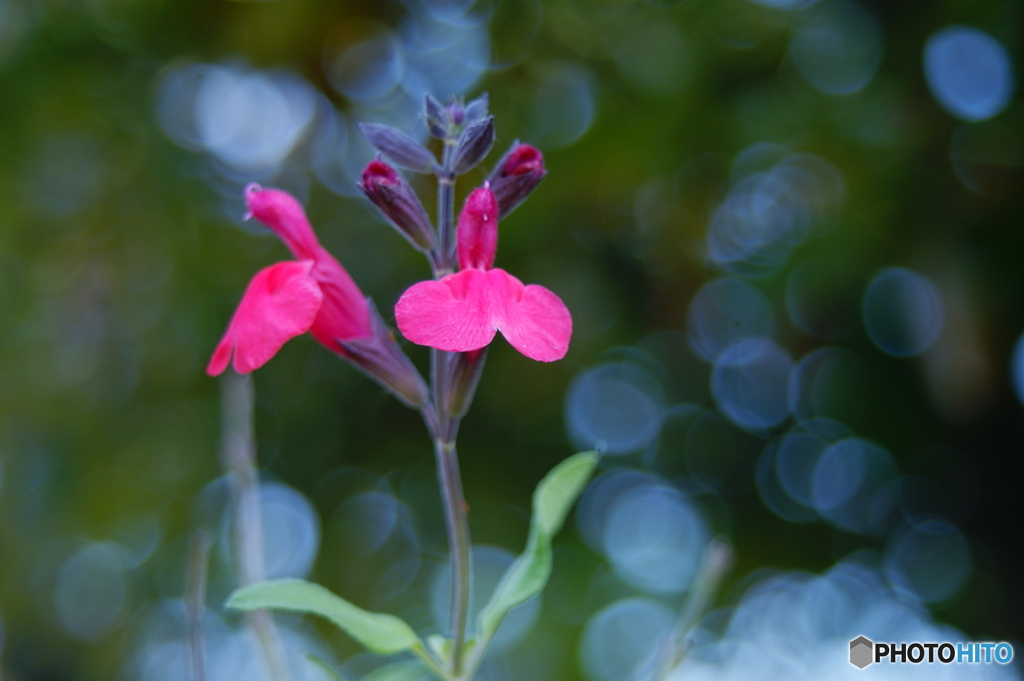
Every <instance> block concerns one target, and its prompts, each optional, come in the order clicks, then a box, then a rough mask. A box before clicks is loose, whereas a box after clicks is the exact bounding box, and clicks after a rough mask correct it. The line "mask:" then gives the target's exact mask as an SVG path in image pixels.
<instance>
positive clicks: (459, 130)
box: [207, 96, 572, 406]
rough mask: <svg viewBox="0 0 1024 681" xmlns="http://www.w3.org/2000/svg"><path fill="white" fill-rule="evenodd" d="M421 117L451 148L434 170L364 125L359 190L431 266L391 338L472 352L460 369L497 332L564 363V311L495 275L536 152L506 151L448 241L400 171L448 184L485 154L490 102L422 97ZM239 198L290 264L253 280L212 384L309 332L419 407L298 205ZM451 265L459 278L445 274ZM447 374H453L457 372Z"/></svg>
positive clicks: (413, 147) (255, 190)
mask: <svg viewBox="0 0 1024 681" xmlns="http://www.w3.org/2000/svg"><path fill="white" fill-rule="evenodd" d="M426 118H427V123H428V129H429V130H430V131H431V134H433V135H434V136H435V137H439V138H442V139H444V140H445V141H446V144H445V157H444V159H443V160H442V161H441V162H438V161H437V159H436V158H435V157H434V155H433V154H431V153H430V152H429V151H428V150H427V149H426V148H425V147H423V146H422V145H420V144H418V143H417V142H415V141H413V140H412V139H410V138H409V137H407V136H406V135H404V134H403V133H401V132H399V131H398V130H395V129H393V128H390V127H388V126H384V125H379V124H364V125H363V126H361V127H362V131H363V134H364V135H365V136H366V138H367V140H368V141H369V142H370V143H371V144H372V145H373V146H374V147H375V148H376V149H377V150H378V151H379V152H380V154H381V156H380V157H378V158H377V159H375V160H373V161H371V162H370V163H369V165H367V167H366V169H365V170H364V172H363V175H362V181H361V182H360V183H359V188H360V189H361V190H362V191H363V193H364V194H365V195H366V196H367V198H369V199H370V201H371V202H372V203H373V204H374V205H375V206H377V208H378V209H379V210H380V211H381V213H382V215H383V216H384V217H385V218H386V219H387V221H388V222H389V223H390V224H391V225H392V226H393V227H395V228H396V229H397V230H398V231H399V232H400V233H401V234H402V235H403V236H404V237H405V238H406V239H407V240H408V241H409V243H410V244H412V246H413V247H415V248H416V249H418V250H420V251H422V252H424V253H426V254H427V255H428V257H429V258H430V262H431V265H432V267H433V270H434V273H435V277H436V278H435V279H431V280H427V281H423V282H420V283H418V284H416V285H414V286H412V287H411V288H410V289H409V290H408V291H406V292H405V293H404V294H403V295H402V296H401V298H400V299H399V300H398V303H397V305H396V307H395V318H396V321H397V324H398V328H399V329H400V330H401V332H402V334H403V335H405V337H406V338H407V339H409V340H410V341H412V342H413V343H416V344H419V345H426V346H429V347H432V348H436V349H438V350H443V351H448V352H453V353H455V352H457V353H469V354H467V356H466V357H465V358H464V362H463V364H465V362H466V361H468V362H469V365H474V364H475V363H476V360H477V358H478V357H479V353H480V352H481V351H482V349H483V348H485V347H486V346H487V345H488V344H489V343H490V342H491V341H492V340H493V339H494V336H495V335H496V333H498V332H499V331H500V332H501V333H502V335H504V336H505V338H506V339H507V340H508V341H509V343H510V344H511V345H512V347H514V348H516V349H517V350H519V351H520V352H521V353H523V354H524V355H526V356H527V357H529V358H531V359H535V360H539V361H543V362H550V361H553V360H557V359H561V358H562V357H564V356H565V353H566V352H567V350H568V347H569V338H570V336H571V335H572V318H571V316H570V314H569V311H568V309H566V307H565V305H564V304H563V303H562V301H561V300H560V299H559V298H558V296H556V295H555V294H554V293H552V292H551V291H549V290H548V289H546V288H544V287H542V286H537V285H524V284H523V283H522V282H521V281H520V280H519V279H517V278H516V277H514V276H512V275H511V274H509V273H508V272H506V271H505V270H503V269H500V268H495V267H493V265H494V260H495V255H496V252H497V244H498V221H499V220H500V219H501V218H503V217H505V216H506V215H508V214H509V213H510V212H511V211H512V210H513V209H514V208H515V207H516V206H518V205H519V204H520V203H521V202H522V201H523V200H524V199H525V198H526V197H527V196H528V195H529V194H530V193H531V192H532V191H533V190H534V188H536V186H537V185H538V183H539V182H540V181H541V180H542V179H543V178H544V175H545V174H546V172H547V171H546V170H545V168H544V158H543V156H542V155H541V153H540V152H539V151H538V150H537V149H535V148H534V147H532V146H529V145H527V144H520V143H519V142H518V141H517V142H515V143H513V145H512V147H511V149H510V150H509V151H508V153H506V154H505V156H504V157H503V158H502V159H501V160H500V161H499V163H498V164H497V166H496V167H495V168H494V170H493V172H492V173H491V175H490V176H489V178H488V180H487V181H486V182H485V183H484V186H483V187H479V188H477V189H475V190H473V192H472V193H470V195H469V197H468V198H467V199H466V203H465V206H464V207H463V209H462V212H461V214H460V216H459V220H458V224H457V226H456V229H455V233H454V239H453V238H452V236H453V235H452V234H451V233H450V222H451V218H449V219H448V223H449V226H448V229H447V230H446V225H445V216H444V215H443V212H444V209H443V207H442V208H441V210H440V212H442V215H441V216H439V220H438V222H439V225H438V227H437V229H435V228H434V227H433V226H432V225H431V223H430V220H429V218H428V217H427V213H426V211H425V210H424V208H423V205H422V203H421V202H420V200H419V198H418V197H417V196H416V194H415V192H414V191H413V190H412V188H411V187H410V185H409V183H408V182H407V181H406V180H405V178H404V177H403V176H402V174H401V173H400V171H399V170H398V168H396V167H395V166H398V167H401V168H404V169H406V170H410V171H413V172H420V173H427V172H432V173H435V174H437V176H438V180H439V182H442V183H450V184H453V183H454V179H455V177H456V176H457V175H459V174H461V173H464V172H466V171H468V170H470V169H472V168H473V167H475V166H476V165H477V164H478V163H479V162H480V161H481V160H482V159H483V158H484V157H485V156H486V155H487V153H488V152H489V151H490V149H491V147H492V145H493V142H494V118H493V116H488V115H487V99H486V96H484V97H481V98H480V99H478V100H475V101H474V102H470V103H469V104H468V105H463V104H462V103H461V102H460V101H452V102H450V103H449V104H448V105H446V106H443V105H441V104H440V103H438V102H437V101H436V100H434V99H433V98H431V97H429V96H428V98H427V106H426ZM384 158H387V159H388V160H389V161H391V164H389V163H387V162H385V160H384ZM245 199H246V203H247V204H248V208H249V213H248V215H247V217H255V218H256V219H257V220H259V221H260V222H262V223H264V224H265V225H267V226H268V227H269V228H270V229H271V230H273V232H274V233H275V234H276V235H277V236H278V237H280V239H281V240H282V241H283V242H284V243H285V245H286V246H287V247H288V248H289V250H290V251H291V252H292V254H293V255H294V256H295V260H290V261H286V262H280V263H277V264H275V265H271V266H269V267H267V268H265V269H263V270H261V271H259V272H258V273H257V274H256V276H255V277H253V279H252V281H251V282H250V283H249V286H248V288H247V289H246V291H245V293H244V295H243V296H242V300H241V302H240V303H239V305H238V309H237V310H236V311H235V314H234V316H233V317H232V319H231V322H230V323H229V324H228V328H227V331H226V332H225V333H224V336H223V338H222V339H221V341H220V343H219V344H218V345H217V348H216V350H215V351H214V353H213V356H212V357H211V359H210V362H209V365H208V366H207V373H209V374H210V375H217V374H220V373H221V372H223V371H224V370H225V369H226V368H227V366H228V364H229V363H231V364H233V366H234V369H235V370H236V371H238V372H239V373H248V372H251V371H253V370H255V369H257V368H259V367H261V366H262V365H263V364H265V363H266V362H267V361H269V360H270V358H271V357H273V356H274V355H275V354H276V353H277V351H278V350H279V349H280V348H281V347H282V346H283V345H284V343H286V342H287V341H288V340H289V339H291V338H294V337H295V336H298V335H301V334H303V333H305V332H307V331H309V332H310V333H311V334H312V335H313V337H314V338H316V339H317V340H318V341H319V342H320V343H321V344H322V345H323V346H324V347H326V348H327V349H328V350H331V351H332V352H334V353H336V354H338V355H339V356H341V357H342V358H344V359H346V360H348V361H349V362H351V363H353V364H355V365H356V366H357V367H359V368H360V369H362V370H363V371H365V372H366V373H367V374H369V375H370V376H371V377H373V378H374V379H376V380H377V381H378V382H380V383H381V384H382V385H384V386H385V387H386V388H388V389H390V390H391V391H392V392H394V393H395V394H396V395H397V396H398V397H399V398H400V399H402V400H403V401H404V402H406V403H408V404H410V405H412V406H423V405H424V404H425V403H426V401H427V400H428V399H429V398H428V390H427V388H426V385H425V383H424V381H423V379H422V377H421V376H420V374H419V372H418V371H417V370H416V368H415V367H414V366H413V365H412V363H411V362H410V361H409V360H408V358H407V357H406V355H405V354H404V353H403V352H402V350H401V349H400V348H399V347H398V345H397V343H396V342H395V339H394V336H393V334H392V333H391V331H390V330H389V329H388V328H387V325H386V324H385V323H384V322H383V320H382V319H381V318H380V315H379V314H378V313H377V311H376V309H375V308H374V307H373V304H372V303H371V302H370V301H369V300H368V299H367V298H366V297H365V296H364V295H363V294H362V292H361V291H360V290H359V287H358V286H357V285H356V283H355V282H354V281H353V280H352V277H351V276H349V274H348V272H346V271H345V268H344V267H342V266H341V264H340V263H338V261H337V260H336V259H335V258H334V257H333V256H332V255H331V254H330V253H328V252H327V250H326V249H324V248H323V246H321V245H320V242H319V241H318V240H317V237H316V234H315V233H314V231H313V228H312V227H311V226H310V224H309V220H308V219H307V218H306V214H305V212H304V211H303V209H302V206H301V205H300V204H299V203H298V201H296V200H295V199H294V198H293V197H292V196H290V195H289V194H287V193H285V192H283V191H281V190H278V189H263V188H261V187H259V186H258V185H255V184H252V185H249V186H248V187H246V189H245ZM456 261H457V264H458V271H457V272H452V270H453V269H454V264H455V262H456ZM452 370H453V371H458V370H459V366H458V365H457V364H453V365H452Z"/></svg>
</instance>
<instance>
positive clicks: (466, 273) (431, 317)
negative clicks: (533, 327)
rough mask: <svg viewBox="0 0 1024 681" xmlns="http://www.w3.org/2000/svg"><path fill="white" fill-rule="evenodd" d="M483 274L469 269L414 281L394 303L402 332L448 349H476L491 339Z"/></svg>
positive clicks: (492, 334) (462, 350)
mask: <svg viewBox="0 0 1024 681" xmlns="http://www.w3.org/2000/svg"><path fill="white" fill-rule="evenodd" d="M488 291H489V287H488V286H487V273H486V272H484V271H483V270H477V269H469V270H463V271H461V272H458V273H456V274H449V275H448V276H446V277H443V278H442V279H441V280H440V281H421V282H420V283H418V284H414V285H413V286H412V287H410V288H409V290H407V291H406V292H405V293H403V294H402V297H401V298H399V299H398V303H396V304H395V321H396V322H397V323H398V328H399V330H401V332H402V335H404V336H405V337H406V338H408V339H409V340H410V341H412V342H413V343H416V344H417V345H427V346H430V347H432V348H437V349H438V350H447V351H449V352H469V351H470V350H479V349H480V348H482V347H484V346H485V345H487V344H488V343H490V342H491V340H492V339H493V338H494V333H495V328H494V326H493V325H492V324H491V312H492V308H493V305H492V304H491V301H490V300H488Z"/></svg>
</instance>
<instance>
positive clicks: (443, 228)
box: [434, 139, 456, 278]
mask: <svg viewBox="0 0 1024 681" xmlns="http://www.w3.org/2000/svg"><path fill="white" fill-rule="evenodd" d="M455 141H456V140H455V139H446V140H445V142H444V151H443V152H442V156H441V170H440V171H439V172H438V174H437V235H438V242H439V243H438V246H437V256H436V258H435V259H436V262H437V263H438V266H437V267H436V268H435V272H434V276H435V277H437V278H440V277H442V276H444V275H445V274H449V273H451V272H452V271H454V269H455V171H454V170H453V169H452V162H453V158H454V156H455Z"/></svg>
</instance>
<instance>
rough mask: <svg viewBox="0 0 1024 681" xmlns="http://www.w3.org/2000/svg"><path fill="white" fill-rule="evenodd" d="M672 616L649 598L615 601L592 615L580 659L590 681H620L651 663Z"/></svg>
mask: <svg viewBox="0 0 1024 681" xmlns="http://www.w3.org/2000/svg"><path fill="white" fill-rule="evenodd" d="M674 620H675V614H674V613H673V612H672V611H671V610H670V609H669V608H668V606H666V605H664V604H663V603H660V602H658V601H656V600H653V599H650V598H628V599H625V600H621V601H616V602H615V603H612V604H611V605H609V606H607V607H606V608H604V609H603V610H601V611H600V612H598V613H597V614H596V615H594V616H593V617H592V618H591V619H590V621H589V622H587V626H586V627H585V628H584V630H583V635H582V636H581V637H580V648H579V658H580V666H581V667H582V668H583V673H584V675H585V676H586V677H587V679H589V681H623V680H624V679H633V678H639V676H638V674H639V672H641V671H642V670H643V669H644V668H645V667H646V666H648V665H650V664H651V663H652V662H653V658H654V656H655V654H656V653H657V651H658V648H659V646H660V645H661V642H662V641H663V640H664V638H665V637H666V636H667V635H668V634H669V632H670V631H671V629H672V623H673V621H674Z"/></svg>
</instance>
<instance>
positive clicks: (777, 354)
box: [711, 338, 793, 431]
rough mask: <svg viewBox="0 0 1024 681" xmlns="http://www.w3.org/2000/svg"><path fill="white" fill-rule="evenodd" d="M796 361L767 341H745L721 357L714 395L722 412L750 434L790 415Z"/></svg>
mask: <svg viewBox="0 0 1024 681" xmlns="http://www.w3.org/2000/svg"><path fill="white" fill-rule="evenodd" d="M792 368H793V361H792V360H791V359H790V357H789V355H788V354H787V353H786V351H785V350H783V349H782V348H781V347H779V346H778V345H776V344H775V342H774V341H772V340H770V339H768V338H745V339H743V340H741V341H739V342H738V343H736V344H734V345H732V346H731V347H729V348H728V349H727V350H726V351H725V352H723V353H722V354H721V355H719V357H718V360H717V361H716V362H715V368H714V370H713V371H712V373H711V394H712V395H713V396H714V398H715V403H716V404H717V405H718V409H719V411H721V412H722V414H724V415H725V416H726V417H727V418H728V419H729V420H730V421H732V422H733V423H735V424H736V425H738V426H740V427H741V428H746V429H748V430H754V431H759V430H765V429H768V428H773V427H775V426H777V425H779V424H780V423H782V422H783V421H784V420H785V419H786V417H787V416H788V415H789V407H788V404H787V401H786V393H787V390H788V385H789V375H790V372H791V371H792Z"/></svg>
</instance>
